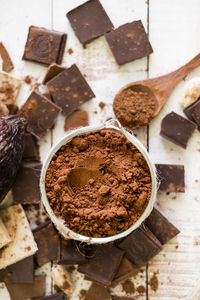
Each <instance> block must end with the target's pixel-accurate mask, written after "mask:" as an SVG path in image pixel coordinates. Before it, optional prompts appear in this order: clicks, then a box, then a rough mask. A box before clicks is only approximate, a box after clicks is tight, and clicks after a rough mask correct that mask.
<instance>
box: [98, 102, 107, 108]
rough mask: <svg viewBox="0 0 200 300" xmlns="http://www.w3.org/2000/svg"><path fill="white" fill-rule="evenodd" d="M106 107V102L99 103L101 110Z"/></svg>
mask: <svg viewBox="0 0 200 300" xmlns="http://www.w3.org/2000/svg"><path fill="white" fill-rule="evenodd" d="M105 106H106V104H105V103H104V102H102V101H101V102H99V107H100V108H101V109H104V107H105Z"/></svg>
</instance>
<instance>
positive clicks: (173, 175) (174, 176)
mask: <svg viewBox="0 0 200 300" xmlns="http://www.w3.org/2000/svg"><path fill="white" fill-rule="evenodd" d="M156 169H157V175H158V181H159V186H158V189H159V190H160V191H164V192H184V191H185V169H184V166H183V165H167V164H156Z"/></svg>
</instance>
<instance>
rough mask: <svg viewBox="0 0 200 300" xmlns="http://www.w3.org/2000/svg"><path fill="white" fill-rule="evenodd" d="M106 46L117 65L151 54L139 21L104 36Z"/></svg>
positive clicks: (146, 37) (150, 48)
mask: <svg viewBox="0 0 200 300" xmlns="http://www.w3.org/2000/svg"><path fill="white" fill-rule="evenodd" d="M105 37H106V40H107V42H108V45H109V47H110V49H111V51H112V53H113V55H114V57H115V60H116V62H117V63H118V64H119V65H122V64H125V63H127V62H130V61H133V60H136V59H138V58H141V57H144V56H147V55H149V54H151V53H152V52H153V49H152V47H151V44H150V42H149V40H148V36H147V34H146V32H145V29H144V26H143V24H142V21H141V20H138V21H134V22H131V23H126V24H124V25H122V26H120V27H118V28H117V29H115V30H111V31H110V32H108V33H106V34H105Z"/></svg>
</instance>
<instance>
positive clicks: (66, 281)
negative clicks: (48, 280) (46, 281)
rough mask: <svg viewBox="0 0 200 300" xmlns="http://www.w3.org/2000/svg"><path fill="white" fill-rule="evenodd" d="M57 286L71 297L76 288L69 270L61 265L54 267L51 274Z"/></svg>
mask: <svg viewBox="0 0 200 300" xmlns="http://www.w3.org/2000/svg"><path fill="white" fill-rule="evenodd" d="M51 277H52V278H53V280H54V282H55V284H56V285H57V286H58V287H59V288H60V289H61V290H62V291H63V292H64V293H65V294H67V295H71V294H72V293H73V291H74V286H73V283H72V280H71V277H70V275H69V273H68V272H67V270H66V269H65V268H64V267H63V266H61V265H54V266H53V268H52V272H51Z"/></svg>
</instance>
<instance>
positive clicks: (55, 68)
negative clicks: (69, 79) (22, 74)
mask: <svg viewBox="0 0 200 300" xmlns="http://www.w3.org/2000/svg"><path fill="white" fill-rule="evenodd" d="M66 69H67V68H65V67H63V66H60V65H58V64H51V65H50V66H49V67H48V69H47V71H46V74H45V76H44V79H43V81H42V83H43V84H46V83H47V82H48V81H49V80H51V79H52V78H54V77H55V76H56V75H58V74H60V73H61V72H62V71H64V70H66Z"/></svg>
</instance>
